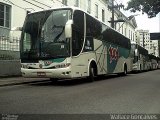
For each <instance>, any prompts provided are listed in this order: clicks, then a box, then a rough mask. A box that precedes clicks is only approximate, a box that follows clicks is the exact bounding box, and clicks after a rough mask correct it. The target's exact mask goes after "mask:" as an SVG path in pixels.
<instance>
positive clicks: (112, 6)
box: [108, 0, 125, 29]
mask: <svg viewBox="0 0 160 120" xmlns="http://www.w3.org/2000/svg"><path fill="white" fill-rule="evenodd" d="M108 8H110V9H111V11H112V18H111V21H108V22H110V23H111V27H112V28H113V29H114V26H115V23H117V22H125V21H124V20H114V13H115V11H114V10H115V8H117V9H121V8H123V9H124V5H122V3H121V4H119V5H118V4H117V5H114V0H112V2H111V3H110V5H109V6H108Z"/></svg>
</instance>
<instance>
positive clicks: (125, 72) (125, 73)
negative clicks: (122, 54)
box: [123, 64, 127, 76]
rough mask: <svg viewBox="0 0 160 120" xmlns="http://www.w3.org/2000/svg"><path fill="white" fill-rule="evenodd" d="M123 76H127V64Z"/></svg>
mask: <svg viewBox="0 0 160 120" xmlns="http://www.w3.org/2000/svg"><path fill="white" fill-rule="evenodd" d="M123 75H124V76H126V75H127V65H126V64H125V65H124V72H123Z"/></svg>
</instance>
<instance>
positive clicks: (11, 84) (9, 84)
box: [0, 80, 50, 87]
mask: <svg viewBox="0 0 160 120" xmlns="http://www.w3.org/2000/svg"><path fill="white" fill-rule="evenodd" d="M44 81H45V82H46V81H47V82H48V81H50V80H39V81H28V82H19V83H7V84H3V85H0V87H5V86H14V85H23V84H29V83H37V82H44Z"/></svg>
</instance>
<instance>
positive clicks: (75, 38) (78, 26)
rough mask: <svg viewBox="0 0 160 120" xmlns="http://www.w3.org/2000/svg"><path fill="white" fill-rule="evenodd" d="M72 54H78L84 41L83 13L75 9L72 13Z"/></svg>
mask: <svg viewBox="0 0 160 120" xmlns="http://www.w3.org/2000/svg"><path fill="white" fill-rule="evenodd" d="M73 22H74V23H73V34H72V55H73V56H77V55H78V54H80V52H81V50H82V47H83V42H84V13H83V12H81V11H79V10H76V11H75V12H74V15H73Z"/></svg>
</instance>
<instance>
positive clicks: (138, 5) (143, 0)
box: [126, 0, 160, 18]
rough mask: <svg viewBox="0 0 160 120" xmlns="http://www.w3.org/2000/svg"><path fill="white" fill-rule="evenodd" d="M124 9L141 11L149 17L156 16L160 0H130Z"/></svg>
mask: <svg viewBox="0 0 160 120" xmlns="http://www.w3.org/2000/svg"><path fill="white" fill-rule="evenodd" d="M126 10H130V11H131V12H136V11H142V13H146V14H147V15H148V17H149V18H152V17H156V15H157V14H158V13H159V12H160V0H130V1H129V2H128V6H127V8H126Z"/></svg>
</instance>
